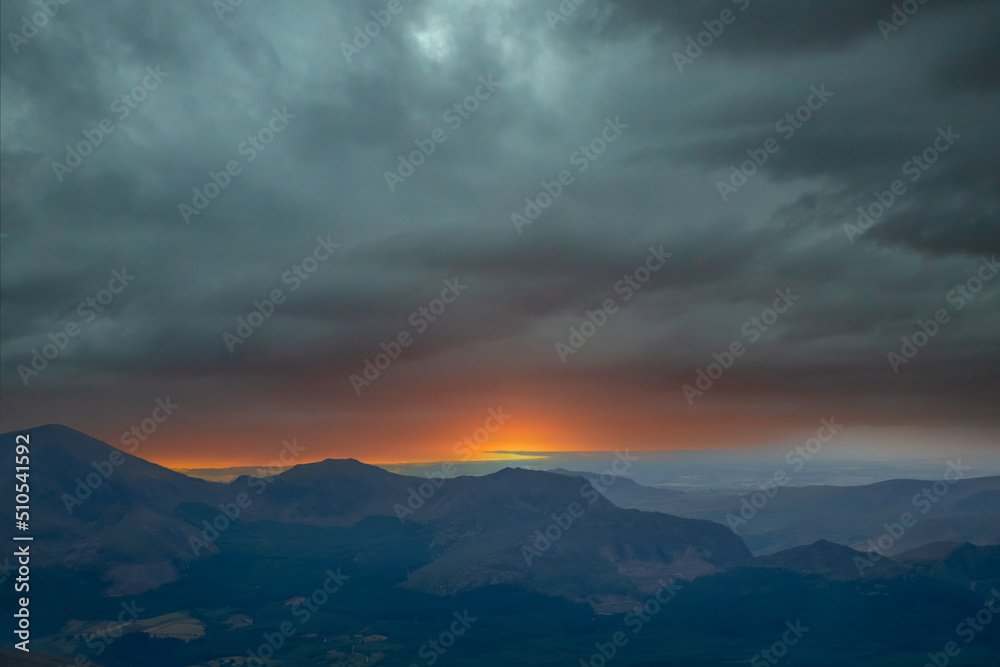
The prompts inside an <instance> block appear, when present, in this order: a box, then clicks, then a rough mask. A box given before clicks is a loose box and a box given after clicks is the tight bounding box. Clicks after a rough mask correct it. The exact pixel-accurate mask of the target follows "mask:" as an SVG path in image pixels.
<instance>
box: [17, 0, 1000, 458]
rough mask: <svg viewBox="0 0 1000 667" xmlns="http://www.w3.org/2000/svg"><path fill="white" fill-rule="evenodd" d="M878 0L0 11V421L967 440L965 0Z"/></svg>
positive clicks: (464, 439)
mask: <svg viewBox="0 0 1000 667" xmlns="http://www.w3.org/2000/svg"><path fill="white" fill-rule="evenodd" d="M43 4H44V3H43ZM902 5H903V6H900V5H899V4H898V3H897V4H895V5H894V3H892V2H887V1H882V0H877V1H872V0H845V1H843V2H838V3H827V2H812V1H802V2H796V3H778V2H764V1H763V0H735V1H730V0H725V1H711V2H677V3H673V2H670V3H668V2H654V1H652V0H649V1H638V0H584V1H583V2H578V0H564V2H562V3H559V2H556V1H555V0H551V1H546V0H537V1H533V0H491V1H490V2H485V1H477V0H419V1H417V0H400V1H399V2H395V1H390V0H384V1H382V0H375V1H372V2H307V1H302V2H288V3H262V2H251V1H249V0H248V1H246V2H242V3H238V2H235V1H234V0H217V1H216V2H209V1H207V0H203V1H198V2H193V1H192V2H170V3H153V2H148V3H147V2H123V1H122V2H118V1H111V0H98V1H95V2H88V3H86V7H84V4H83V3H73V2H71V3H67V4H64V5H62V4H53V5H52V6H51V7H49V8H48V9H44V8H43V5H42V4H36V3H34V2H23V1H21V2H19V1H15V0H11V1H9V2H4V3H3V4H2V6H0V31H2V35H3V44H0V51H2V60H0V87H2V95H0V151H2V156H0V157H2V160H0V231H2V234H3V237H2V247H0V259H2V261H0V389H2V401H0V407H2V409H0V430H2V431H4V432H7V431H12V430H17V429H24V428H29V427H32V426H37V425H40V424H46V423H61V424H65V425H68V426H71V427H73V428H76V429H78V430H81V431H84V432H86V433H88V434H90V435H93V436H95V437H98V438H100V439H102V440H105V441H106V442H108V443H110V444H113V445H115V446H118V447H122V448H124V449H126V451H131V452H132V453H134V454H136V455H138V456H142V457H144V458H147V459H149V460H152V461H156V462H158V463H163V464H165V465H175V466H186V467H203V466H223V465H257V464H264V463H267V462H269V461H271V460H273V459H275V458H276V457H278V456H279V455H280V454H281V453H282V452H287V451H291V450H290V449H289V448H288V446H287V443H295V445H296V447H295V448H294V451H296V452H297V453H296V455H295V456H296V457H298V458H297V460H300V461H303V462H304V461H309V460H320V459H324V458H328V457H332V458H344V457H353V458H357V459H360V460H362V461H366V462H371V463H393V462H396V463H400V462H419V461H436V460H450V459H455V460H480V459H491V458H503V457H510V456H513V455H511V454H497V453H491V452H536V453H537V452H552V451H573V452H581V451H588V450H600V451H612V450H616V449H620V448H631V449H632V450H636V451H641V450H672V449H701V448H709V449H748V448H749V449H752V448H754V447H762V446H775V445H776V444H777V443H784V442H793V441H796V440H797V439H801V438H804V437H809V436H810V435H811V434H815V433H816V432H817V429H819V428H821V425H822V422H821V419H835V420H836V421H837V422H838V423H842V424H844V426H845V429H844V430H843V435H838V436H837V437H838V438H842V439H843V442H845V443H847V442H853V443H854V445H855V446H857V447H859V448H861V449H865V448H875V449H878V450H879V451H880V452H883V453H884V452H890V453H891V452H894V451H899V452H902V451H903V450H904V449H905V447H906V442H907V439H906V438H905V437H903V438H901V437H899V434H900V433H904V432H913V433H920V434H921V438H922V442H923V443H924V445H923V446H925V445H926V441H928V440H929V441H932V442H933V443H935V445H934V448H935V451H939V452H940V453H941V454H942V455H945V454H947V452H948V451H949V450H950V449H951V448H958V447H962V446H966V445H969V444H970V443H973V444H974V445H975V446H976V447H980V448H982V449H996V448H997V446H998V444H1000V418H998V414H1000V413H998V411H997V410H996V406H997V405H998V403H1000V401H998V399H1000V308H998V303H1000V289H998V285H1000V278H998V277H997V272H998V270H1000V269H998V268H997V266H996V259H995V257H996V254H997V251H998V249H1000V248H998V246H1000V161H998V156H1000V132H998V129H997V127H998V126H997V120H996V119H997V118H998V117H1000V67H998V66H997V64H998V62H1000V53H998V50H1000V5H998V4H997V3H995V2H975V1H968V2H947V3H946V2H927V3H925V4H920V3H919V2H917V1H916V0H910V2H904V3H902ZM852 432H853V433H855V434H858V433H860V434H863V437H860V436H857V435H855V436H854V437H853V439H852V438H851V437H850V436H849V435H847V434H850V433H852ZM879 434H882V435H879ZM925 448H926V447H925Z"/></svg>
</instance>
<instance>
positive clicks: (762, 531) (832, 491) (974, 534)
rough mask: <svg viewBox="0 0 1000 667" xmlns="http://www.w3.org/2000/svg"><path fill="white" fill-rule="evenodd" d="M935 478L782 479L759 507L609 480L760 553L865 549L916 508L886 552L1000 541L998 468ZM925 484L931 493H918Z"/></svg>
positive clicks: (636, 503)
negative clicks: (722, 528) (815, 482)
mask: <svg viewBox="0 0 1000 667" xmlns="http://www.w3.org/2000/svg"><path fill="white" fill-rule="evenodd" d="M553 472H556V471H553ZM558 472H561V473H563V474H572V475H591V473H576V472H570V471H564V470H559V471H558ZM943 474H944V470H942V476H943ZM933 484H934V483H933V482H928V481H920V480H891V481H887V482H879V483H876V484H869V485H865V486H807V487H779V488H778V489H777V492H776V493H774V496H773V497H771V498H767V499H766V503H765V504H763V506H762V507H761V508H760V509H756V508H754V507H749V508H748V507H747V504H748V503H749V502H750V501H751V500H754V499H753V498H752V496H754V494H755V493H756V494H757V498H756V500H755V502H757V504H761V502H760V501H762V500H763V499H764V494H763V492H760V491H757V492H753V493H748V494H746V495H745V496H739V495H730V494H715V493H703V492H683V491H676V490H668V489H659V488H653V487H648V486H641V485H639V484H636V483H635V482H633V481H631V480H628V479H625V478H621V479H618V480H617V481H615V482H614V483H613V484H611V485H608V486H607V488H606V495H607V497H608V498H609V499H610V500H611V501H612V502H614V503H615V504H616V505H618V506H620V507H633V508H637V509H643V510H650V511H658V512H665V513H667V514H674V515H677V516H683V517H688V518H697V519H709V520H712V521H717V522H720V523H725V524H727V525H730V526H731V527H733V528H734V530H735V531H736V533H737V534H738V535H740V536H741V537H742V538H743V539H744V540H745V541H746V543H747V546H749V547H750V549H751V550H752V551H753V552H754V553H756V554H766V553H773V552H775V551H780V550H782V549H788V548H791V547H796V546H802V545H807V544H812V543H814V542H816V541H817V540H830V541H832V542H837V543H839V544H843V545H846V546H849V547H852V548H854V549H858V550H867V549H869V545H868V541H869V540H872V539H878V538H879V537H880V536H881V535H883V534H884V533H885V532H886V528H885V527H884V524H885V523H886V522H889V523H895V522H899V520H900V517H901V516H902V514H903V513H904V512H909V513H910V514H912V515H913V516H914V518H915V519H916V520H917V522H916V525H914V526H913V527H912V528H909V529H908V530H907V531H906V533H905V535H904V536H903V538H902V539H900V540H899V541H898V542H897V543H895V544H893V545H892V547H891V548H890V549H888V552H889V553H898V552H900V551H905V550H907V549H913V548H915V547H918V546H920V545H922V544H928V543H931V542H939V541H953V542H971V543H974V544H1000V476H998V477H969V478H967V479H959V480H957V481H956V483H955V484H948V485H947V486H946V487H944V488H946V491H944V492H943V493H942V494H941V495H938V494H937V492H935V491H934V489H933ZM599 488H603V487H599ZM941 488H942V487H941V486H939V487H938V490H940V489H941ZM925 490H928V491H929V492H930V496H929V497H927V498H920V497H918V496H919V495H920V494H922V493H923V492H924V491H925ZM772 492H774V490H773V489H772ZM744 499H746V502H744ZM915 499H916V502H915ZM733 517H735V519H733Z"/></svg>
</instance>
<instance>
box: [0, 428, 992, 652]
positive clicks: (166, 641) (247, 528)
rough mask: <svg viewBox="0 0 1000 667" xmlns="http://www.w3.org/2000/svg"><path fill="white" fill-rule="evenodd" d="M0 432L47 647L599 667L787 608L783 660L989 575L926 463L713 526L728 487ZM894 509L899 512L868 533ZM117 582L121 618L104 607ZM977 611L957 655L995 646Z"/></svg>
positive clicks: (911, 613) (906, 617) (777, 627)
mask: <svg viewBox="0 0 1000 667" xmlns="http://www.w3.org/2000/svg"><path fill="white" fill-rule="evenodd" d="M21 433H24V434H26V435H28V436H29V437H30V443H31V457H32V465H31V477H30V480H31V529H30V534H31V535H32V536H33V537H34V541H33V542H32V545H33V552H32V553H33V557H32V572H33V574H32V576H33V584H32V588H33V605H34V606H33V607H32V610H33V611H34V613H35V614H36V620H35V622H34V626H33V627H34V635H33V636H34V637H35V639H34V640H33V642H34V645H35V646H37V649H36V656H35V657H36V659H39V660H41V659H42V658H40V657H39V656H41V655H42V654H46V655H49V656H51V660H54V661H55V662H53V663H51V664H61V663H59V662H58V660H59V659H60V656H68V657H73V658H74V659H75V658H77V657H80V656H81V655H82V656H84V658H85V659H86V660H89V661H91V662H92V663H93V664H96V663H97V662H100V663H101V664H104V665H107V667H117V666H118V665H133V664H144V665H145V664H148V665H160V664H162V665H210V666H211V667H216V666H217V665H222V664H225V663H224V662H219V661H222V660H225V659H233V660H235V659H236V658H239V657H240V656H242V658H241V659H242V660H244V661H247V660H249V659H250V658H251V657H252V655H256V654H254V653H252V652H253V651H255V650H256V649H257V648H258V647H259V646H260V645H261V642H262V641H269V640H266V637H272V638H273V636H274V635H273V633H274V632H276V631H278V629H280V628H282V627H284V626H283V625H282V624H283V623H286V622H288V623H292V626H291V627H292V629H293V630H298V632H296V633H295V634H294V637H293V636H291V635H288V636H286V638H285V639H284V640H282V646H281V647H278V648H275V647H273V646H272V649H273V651H274V652H275V653H276V656H275V658H274V661H273V662H270V663H267V664H270V665H298V664H303V665H305V664H310V665H311V664H343V665H348V664H372V661H374V662H382V663H383V664H385V665H393V664H400V665H410V664H413V663H417V664H434V663H438V664H477V665H479V664H481V665H494V664H496V665H500V664H504V665H516V664H525V665H528V664H539V665H541V664H578V663H577V660H578V659H580V660H584V661H585V662H584V664H586V660H590V659H591V656H592V655H593V654H594V653H595V651H597V652H598V653H599V654H600V650H601V648H600V647H602V646H607V645H608V644H607V642H608V641H609V640H608V637H612V636H615V635H614V633H615V632H617V631H626V630H627V635H625V636H627V638H628V639H629V640H630V641H629V642H627V646H625V645H621V646H618V647H617V648H615V652H616V655H617V657H616V658H615V660H616V664H622V665H653V664H678V665H687V664H690V665H716V664H752V659H753V658H754V657H755V654H756V653H757V652H758V651H759V650H760V649H761V648H762V647H766V646H768V645H770V644H772V643H773V642H774V641H775V636H777V637H779V638H780V636H781V634H782V630H781V629H782V628H783V627H784V624H785V623H795V622H796V621H798V620H800V621H802V623H804V626H807V627H809V628H811V630H810V631H809V635H808V641H806V639H805V638H803V644H802V648H801V649H800V653H799V656H800V657H799V660H800V661H803V662H801V664H857V665H876V664H878V665H893V664H911V663H915V661H919V660H920V659H921V657H920V656H921V655H923V653H925V652H926V651H932V650H933V649H935V647H936V646H939V645H943V644H944V643H945V642H946V641H947V638H948V637H949V636H950V633H951V632H952V629H953V628H954V627H955V624H956V623H957V622H958V621H960V620H961V619H962V618H963V616H962V614H969V613H972V614H974V613H975V612H976V610H977V609H979V608H980V607H982V605H983V603H984V601H986V600H988V599H989V596H990V595H991V594H992V591H994V590H995V589H996V588H997V587H1000V546H997V545H998V544H1000V535H998V532H997V531H998V526H1000V503H998V502H997V497H998V495H997V494H998V493H1000V478H972V477H969V478H966V479H958V480H955V481H954V483H953V484H952V483H948V484H947V487H946V488H947V491H946V492H945V493H943V494H941V495H940V497H938V499H937V501H935V502H934V503H933V508H932V509H931V510H929V511H928V512H927V513H926V515H921V514H920V510H919V508H918V507H916V506H914V504H913V496H914V494H917V495H919V494H920V493H921V489H923V488H926V487H928V484H929V483H928V482H920V481H908V480H896V481H892V482H884V483H880V484H874V485H869V486H864V487H803V488H779V489H778V490H777V492H776V493H774V494H773V495H772V496H770V497H767V502H766V503H765V504H764V506H763V507H761V508H756V509H757V511H756V513H755V514H754V516H753V517H751V518H750V519H745V520H744V521H745V523H744V524H739V525H737V526H736V527H735V528H736V532H734V531H733V530H732V529H731V526H730V525H727V523H728V520H727V515H735V516H739V515H740V514H739V513H740V501H741V500H742V497H740V496H731V495H726V494H704V493H701V494H699V493H689V492H683V491H676V490H667V489H657V488H652V487H643V486H641V485H638V484H635V483H634V482H632V481H631V480H629V479H627V478H624V477H617V478H614V479H613V480H608V479H602V478H600V477H599V476H594V475H592V474H591V473H574V472H572V471H566V470H557V471H548V472H545V471H534V470H524V469H518V468H507V469H504V470H501V471H499V472H496V473H493V474H489V475H483V476H478V477H474V476H460V477H454V478H449V479H445V478H444V477H442V476H437V477H435V476H433V475H432V476H429V477H427V476H425V477H411V476H404V475H397V474H393V473H390V472H387V471H385V470H383V469H381V468H378V467H375V466H371V465H366V464H364V463H361V462H359V461H356V460H353V459H346V460H325V461H320V462H317V463H308V464H301V465H296V466H294V467H292V468H290V469H288V470H285V471H284V472H281V473H280V474H277V475H274V476H271V477H252V476H246V475H244V476H241V477H237V478H236V479H233V480H232V481H231V482H228V483H220V482H209V481H206V480H202V479H197V478H192V477H188V476H186V475H183V474H180V473H178V472H174V471H172V470H169V469H166V468H163V467H161V466H158V465H156V464H153V463H151V462H148V461H145V460H143V459H141V458H138V457H135V456H132V455H130V454H128V453H125V452H122V451H120V450H117V449H115V448H112V447H110V446H109V445H107V444H105V443H102V442H100V441H98V440H95V439H93V438H90V437H88V436H86V435H84V434H82V433H79V432H77V431H74V430H72V429H69V428H67V427H63V426H58V425H49V426H42V427H38V428H34V429H30V430H28V431H25V432H21ZM14 435H15V434H4V435H3V436H0V438H2V440H3V442H4V443H5V444H8V445H10V448H12V447H13V439H14ZM8 451H9V450H8ZM7 458H8V459H9V460H5V461H4V464H3V466H4V472H5V473H6V474H9V475H10V476H13V474H14V471H13V457H7ZM609 481H610V482H611V483H608V482H609ZM939 488H941V487H939ZM751 506H752V505H751ZM663 510H673V511H663ZM906 511H909V512H911V513H913V514H914V515H915V516H919V517H920V518H919V520H917V521H916V523H915V525H913V526H912V527H905V530H904V534H901V535H900V536H898V537H894V538H893V539H892V545H891V547H888V548H886V547H885V544H884V541H883V543H882V544H880V543H879V542H878V539H879V537H881V536H882V534H883V533H885V532H886V530H887V528H886V527H885V526H886V525H888V529H889V530H890V536H892V534H893V533H891V530H892V526H893V524H894V523H897V522H899V521H900V516H901V514H902V513H903V512H906ZM851 517H853V523H852V522H851ZM900 525H902V524H900ZM814 536H815V539H812V538H813V537H814ZM869 539H871V540H874V542H872V543H868V542H867V540H869ZM748 545H750V546H748ZM872 545H874V546H875V547H876V550H875V551H872V550H871V549H870V547H871V546H872ZM785 547H787V548H785ZM751 549H752V550H753V552H752V551H751ZM754 553H757V554H758V555H756V556H755V555H754ZM35 582H37V583H35ZM331 582H335V584H334V583H331ZM333 588H335V589H336V592H330V591H331V589H333ZM310 591H312V593H310ZM318 591H319V592H323V595H320V594H319V593H318ZM10 595H11V590H10V588H9V587H4V590H3V599H4V600H5V601H8V600H9V596H10ZM328 599H329V600H333V602H329V603H328V602H327V600H328ZM127 600H132V602H133V604H135V605H138V607H137V608H141V609H142V610H143V612H142V613H141V614H140V615H138V617H137V618H135V619H133V620H130V621H129V622H128V623H127V624H126V625H125V626H115V625H114V623H113V622H112V620H111V619H114V618H115V616H116V610H117V609H118V608H119V606H120V605H122V604H126V601H127ZM654 607H655V609H656V611H655V613H654V612H653V608H654ZM473 609H474V611H469V610H473ZM833 609H835V610H837V612H836V614H835V615H832V611H831V610H833ZM643 610H645V612H644V611H643ZM463 611H466V612H468V613H469V614H471V616H466V617H463V618H473V617H474V618H476V619H479V620H476V621H475V623H474V624H472V625H471V626H470V627H469V628H468V633H469V634H468V638H467V639H463V640H461V641H458V640H455V638H454V637H453V638H452V640H453V641H455V642H456V644H455V647H454V649H452V650H448V651H447V652H442V653H435V652H431V653H427V652H426V650H425V651H424V653H423V654H422V653H421V650H422V648H424V647H425V646H426V640H427V638H428V637H431V636H437V635H439V634H441V633H442V631H443V629H446V628H448V627H452V626H451V625H449V624H450V623H452V622H457V621H454V619H455V618H459V617H461V615H462V613H463ZM117 613H118V614H119V615H120V612H117ZM453 616H454V618H452V617H453ZM647 617H648V618H647ZM654 617H655V619H654ZM450 618H451V619H452V621H449V620H448V619H450ZM953 619H954V622H953ZM299 621H301V623H302V624H301V626H299ZM654 621H655V622H654ZM469 623H471V621H470V622H469ZM123 627H125V628H126V629H125V630H124V632H123V634H122V636H121V638H120V639H117V640H116V641H113V642H109V641H107V640H108V639H109V638H110V637H107V636H105V635H104V634H102V633H107V632H110V630H109V628H110V629H117V630H118V631H119V632H122V629H123ZM300 627H301V629H300ZM637 628H638V630H637ZM535 630H538V631H539V632H544V636H543V635H538V634H536V633H535ZM998 630H1000V623H998V624H997V625H996V626H990V627H987V628H984V629H983V631H982V632H981V633H979V634H978V636H977V637H976V642H975V644H974V645H972V646H969V647H968V648H967V649H963V654H962V655H963V659H964V660H966V661H967V662H959V663H955V664H970V665H973V664H983V665H987V664H991V665H995V664H996V663H995V662H989V660H991V659H992V658H990V656H996V655H1000V631H998ZM633 631H634V632H633ZM268 633H272V634H268ZM913 633H916V635H915V636H918V637H919V639H917V640H913V636H914V635H913ZM845 636H850V637H852V642H853V644H852V645H851V646H845V645H844V643H843V641H842V638H843V637H845ZM262 637H264V638H265V640H262V639H261V638H262ZM908 637H909V639H907V638H908ZM373 638H374V639H373ZM614 646H617V645H614ZM665 647H667V648H665ZM279 648H280V650H279ZM626 648H627V649H628V650H627V651H626ZM608 650H610V649H608ZM278 654H280V655H278ZM0 655H3V654H0ZM429 656H430V657H429ZM524 656H533V657H531V658H525V657H524ZM431 657H433V662H431ZM362 658H364V662H361V659H362ZM668 658H669V661H668V662H663V661H664V660H667V659H668ZM47 659H48V658H47ZM439 660H440V662H438V661H439ZM213 661H216V662H213ZM907 661H910V662H907ZM977 661H979V662H977ZM25 664H28V663H25ZM37 664H46V663H45V662H38V663H37ZM65 664H68V663H65ZM78 664H81V663H78ZM231 664H243V663H240V662H233V663H231ZM591 664H595V663H594V662H592V663H591ZM789 664H791V663H789ZM796 664H800V663H796ZM920 664H922V663H920Z"/></svg>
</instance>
